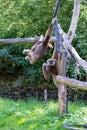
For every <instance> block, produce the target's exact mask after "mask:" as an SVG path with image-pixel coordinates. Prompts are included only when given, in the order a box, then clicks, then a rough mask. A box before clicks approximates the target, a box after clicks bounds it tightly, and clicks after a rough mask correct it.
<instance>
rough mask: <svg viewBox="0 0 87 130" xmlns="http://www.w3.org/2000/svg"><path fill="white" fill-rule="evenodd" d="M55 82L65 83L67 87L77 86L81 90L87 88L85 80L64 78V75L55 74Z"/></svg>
mask: <svg viewBox="0 0 87 130" xmlns="http://www.w3.org/2000/svg"><path fill="white" fill-rule="evenodd" d="M55 83H56V84H59V83H60V84H65V85H67V86H69V87H74V88H78V89H81V90H87V82H82V81H78V80H76V79H73V78H66V77H64V76H60V75H57V76H55Z"/></svg>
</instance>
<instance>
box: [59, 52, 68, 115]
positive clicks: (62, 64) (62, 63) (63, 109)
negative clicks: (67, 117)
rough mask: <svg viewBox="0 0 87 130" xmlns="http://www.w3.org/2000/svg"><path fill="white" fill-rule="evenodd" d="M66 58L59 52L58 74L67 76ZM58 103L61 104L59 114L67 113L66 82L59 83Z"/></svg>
mask: <svg viewBox="0 0 87 130" xmlns="http://www.w3.org/2000/svg"><path fill="white" fill-rule="evenodd" d="M66 60H67V59H66V58H65V57H64V56H63V55H62V56H61V54H60V53H59V54H58V74H59V75H62V76H66ZM57 86H58V104H59V114H60V115H61V114H64V113H67V112H68V110H67V108H68V106H67V105H68V104H67V91H66V86H65V85H64V84H60V83H59V84H58V85H57Z"/></svg>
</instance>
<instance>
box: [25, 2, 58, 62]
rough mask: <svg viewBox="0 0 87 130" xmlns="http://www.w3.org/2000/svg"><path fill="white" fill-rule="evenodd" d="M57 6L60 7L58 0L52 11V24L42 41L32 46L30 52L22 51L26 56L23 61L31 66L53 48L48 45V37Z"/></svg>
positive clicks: (27, 50)
mask: <svg viewBox="0 0 87 130" xmlns="http://www.w3.org/2000/svg"><path fill="white" fill-rule="evenodd" d="M59 6H60V0H58V2H57V5H56V8H55V10H54V15H53V18H52V22H51V24H50V26H49V28H48V29H47V31H46V34H45V38H44V40H43V41H38V42H37V43H35V44H34V45H33V46H32V48H31V50H29V49H24V51H23V53H24V54H26V55H27V56H26V57H25V59H26V60H27V61H30V63H31V64H34V63H36V62H38V60H40V59H41V58H42V57H44V56H45V55H46V54H47V53H48V51H49V50H50V49H51V48H53V47H52V45H51V43H50V37H51V33H52V30H53V25H54V23H55V21H56V15H57V12H58V9H59Z"/></svg>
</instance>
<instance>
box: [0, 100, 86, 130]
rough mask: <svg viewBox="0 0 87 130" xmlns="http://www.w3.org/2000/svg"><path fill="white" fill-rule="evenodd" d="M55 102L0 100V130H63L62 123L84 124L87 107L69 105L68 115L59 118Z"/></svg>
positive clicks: (81, 104)
mask: <svg viewBox="0 0 87 130" xmlns="http://www.w3.org/2000/svg"><path fill="white" fill-rule="evenodd" d="M57 107H58V104H57V102H53V101H49V102H48V103H47V106H44V104H43V102H40V101H36V100H32V99H30V100H28V101H27V102H24V101H22V100H18V101H16V102H14V101H12V100H8V99H2V98H0V119H1V122H0V130H11V129H13V130H29V129H30V130H50V129H53V130H65V128H63V124H64V123H86V122H87V105H85V104H84V103H82V102H77V103H69V114H67V115H63V116H59V115H58V111H57V109H58V108H57Z"/></svg>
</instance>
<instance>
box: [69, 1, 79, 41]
mask: <svg viewBox="0 0 87 130" xmlns="http://www.w3.org/2000/svg"><path fill="white" fill-rule="evenodd" d="M79 13H80V0H74V10H73V15H72V20H71V25H70V28H69V31H68V33H67V39H68V40H69V43H71V42H72V40H73V37H74V34H75V31H76V27H77V23H78V19H79Z"/></svg>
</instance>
